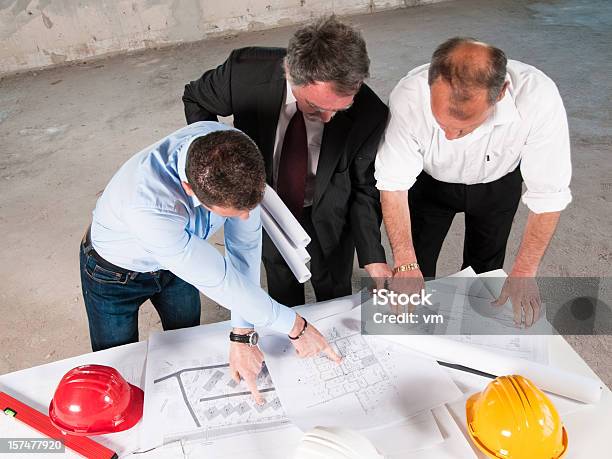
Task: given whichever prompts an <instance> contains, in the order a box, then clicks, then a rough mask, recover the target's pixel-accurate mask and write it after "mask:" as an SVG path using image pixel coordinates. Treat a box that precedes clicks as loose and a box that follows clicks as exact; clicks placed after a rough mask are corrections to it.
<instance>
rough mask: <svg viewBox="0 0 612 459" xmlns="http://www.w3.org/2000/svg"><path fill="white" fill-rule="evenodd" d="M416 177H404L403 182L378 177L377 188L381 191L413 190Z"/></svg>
mask: <svg viewBox="0 0 612 459" xmlns="http://www.w3.org/2000/svg"><path fill="white" fill-rule="evenodd" d="M415 182H416V177H408V178H407V177H402V180H393V179H388V178H385V179H381V178H380V177H376V188H377V189H378V190H380V191H406V190H409V189H410V188H412V185H414V183H415Z"/></svg>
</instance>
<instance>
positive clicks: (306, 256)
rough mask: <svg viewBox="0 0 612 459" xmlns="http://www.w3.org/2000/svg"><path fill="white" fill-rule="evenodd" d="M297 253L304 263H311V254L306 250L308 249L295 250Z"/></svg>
mask: <svg viewBox="0 0 612 459" xmlns="http://www.w3.org/2000/svg"><path fill="white" fill-rule="evenodd" d="M295 251H296V252H297V254H298V255H299V257H300V258H301V259H302V261H303V262H304V263H308V262H309V261H310V254H309V253H308V250H306V247H302V246H300V247H298V248H297V249H295Z"/></svg>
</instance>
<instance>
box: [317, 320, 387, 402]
mask: <svg viewBox="0 0 612 459" xmlns="http://www.w3.org/2000/svg"><path fill="white" fill-rule="evenodd" d="M326 338H327V339H328V341H329V343H330V345H331V346H332V348H334V350H335V351H336V352H337V353H338V354H339V355H340V356H342V363H341V364H340V365H338V364H336V363H334V362H332V361H331V360H330V359H328V358H327V357H326V356H324V355H319V356H318V357H316V358H314V359H313V361H312V363H313V368H314V369H315V370H316V373H315V375H314V376H315V377H316V378H317V379H319V380H320V381H321V384H320V385H319V386H318V388H319V390H320V392H319V393H317V394H316V395H317V397H318V400H317V401H316V402H315V403H313V404H312V405H310V406H316V405H318V404H324V403H328V402H329V401H330V400H333V399H337V398H340V397H343V396H345V395H348V394H354V396H355V397H356V399H357V400H358V402H359V404H360V406H361V409H362V410H363V413H364V414H370V413H374V412H375V411H376V410H377V407H378V406H379V405H380V404H381V403H382V402H383V400H382V398H383V396H384V395H385V394H387V393H389V392H391V393H393V392H394V391H395V388H394V387H393V385H392V383H391V381H390V380H389V378H388V376H387V373H386V371H385V368H384V367H383V365H382V363H381V361H380V360H379V358H378V357H377V356H375V355H374V353H373V351H372V348H371V347H370V346H368V345H367V343H366V342H365V339H364V338H363V336H361V334H360V333H359V332H355V333H352V334H348V335H344V336H342V333H341V331H340V330H338V328H336V327H332V328H331V330H329V332H328V334H327V336H326Z"/></svg>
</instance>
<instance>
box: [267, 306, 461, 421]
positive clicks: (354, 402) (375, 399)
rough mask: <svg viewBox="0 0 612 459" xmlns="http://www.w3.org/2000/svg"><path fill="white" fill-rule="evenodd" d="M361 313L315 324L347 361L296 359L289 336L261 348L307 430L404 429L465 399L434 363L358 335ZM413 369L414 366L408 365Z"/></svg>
mask: <svg viewBox="0 0 612 459" xmlns="http://www.w3.org/2000/svg"><path fill="white" fill-rule="evenodd" d="M360 319H361V315H360V308H355V309H353V310H352V311H349V312H348V313H344V314H338V315H335V316H332V317H328V318H326V319H321V320H319V321H316V322H315V325H316V326H317V328H318V329H319V331H320V332H321V333H323V335H324V336H325V337H326V338H327V340H328V341H329V342H330V344H332V347H333V348H334V349H335V350H336V352H338V353H339V354H340V355H341V356H342V357H343V362H342V363H341V364H339V365H338V364H336V363H334V362H332V361H331V360H329V359H328V358H327V357H325V356H323V355H321V356H318V357H316V358H314V359H297V358H295V357H296V356H295V351H294V349H293V346H292V345H291V344H290V342H289V340H288V339H287V338H286V337H284V336H279V335H273V334H264V336H263V337H262V340H261V343H262V344H261V346H262V349H263V350H264V352H265V354H266V362H267V364H268V368H269V369H270V373H271V374H272V377H273V378H274V380H275V381H276V383H277V384H276V387H277V391H278V394H279V396H280V398H281V401H282V402H283V406H284V407H285V410H286V411H287V414H288V415H289V417H290V418H291V419H292V421H293V422H294V423H296V424H297V425H298V426H299V427H300V428H302V429H303V430H308V429H311V428H313V427H315V426H317V425H321V422H322V420H324V421H323V422H325V424H324V425H329V426H342V427H347V428H353V429H367V428H372V427H380V426H383V425H388V424H392V423H395V422H399V421H401V420H403V419H406V418H409V417H410V416H413V415H415V414H417V413H419V412H421V411H424V410H430V409H431V408H433V407H434V406H438V405H441V404H443V403H445V402H448V401H450V400H453V399H455V398H457V397H459V396H460V395H461V392H460V391H459V390H458V389H457V387H456V386H455V384H454V383H453V382H452V381H451V380H450V378H449V377H448V375H447V374H446V372H445V371H444V370H443V369H442V368H441V367H440V366H439V365H438V364H437V363H435V362H433V361H431V360H430V359H427V358H420V357H418V356H416V355H415V354H411V353H407V352H405V351H403V350H402V349H401V347H398V346H388V345H387V344H386V343H385V341H384V340H381V339H378V338H375V337H367V336H362V335H361V320H360ZM407 362H409V365H407Z"/></svg>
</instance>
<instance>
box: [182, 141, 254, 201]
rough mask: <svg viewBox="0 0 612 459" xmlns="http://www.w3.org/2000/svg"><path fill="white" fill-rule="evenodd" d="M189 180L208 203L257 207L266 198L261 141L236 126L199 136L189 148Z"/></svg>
mask: <svg viewBox="0 0 612 459" xmlns="http://www.w3.org/2000/svg"><path fill="white" fill-rule="evenodd" d="M185 172H186V174H187V180H188V182H189V185H190V186H191V188H192V189H193V192H194V193H195V195H196V197H197V198H198V200H199V201H200V202H201V203H202V204H205V205H207V206H220V207H230V208H233V209H239V210H250V209H253V208H254V207H255V206H257V204H259V203H260V202H261V200H262V199H263V193H264V189H265V186H266V173H265V167H264V162H263V158H262V156H261V153H260V152H259V149H258V148H257V145H255V143H254V142H253V141H252V140H251V139H250V138H249V137H248V136H247V135H246V134H244V133H242V132H240V131H238V130H235V129H232V130H221V131H215V132H211V133H210V134H206V135H204V136H202V137H198V138H197V139H195V140H194V141H193V142H192V143H191V145H190V146H189V150H188V152H187V163H186V166H185Z"/></svg>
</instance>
